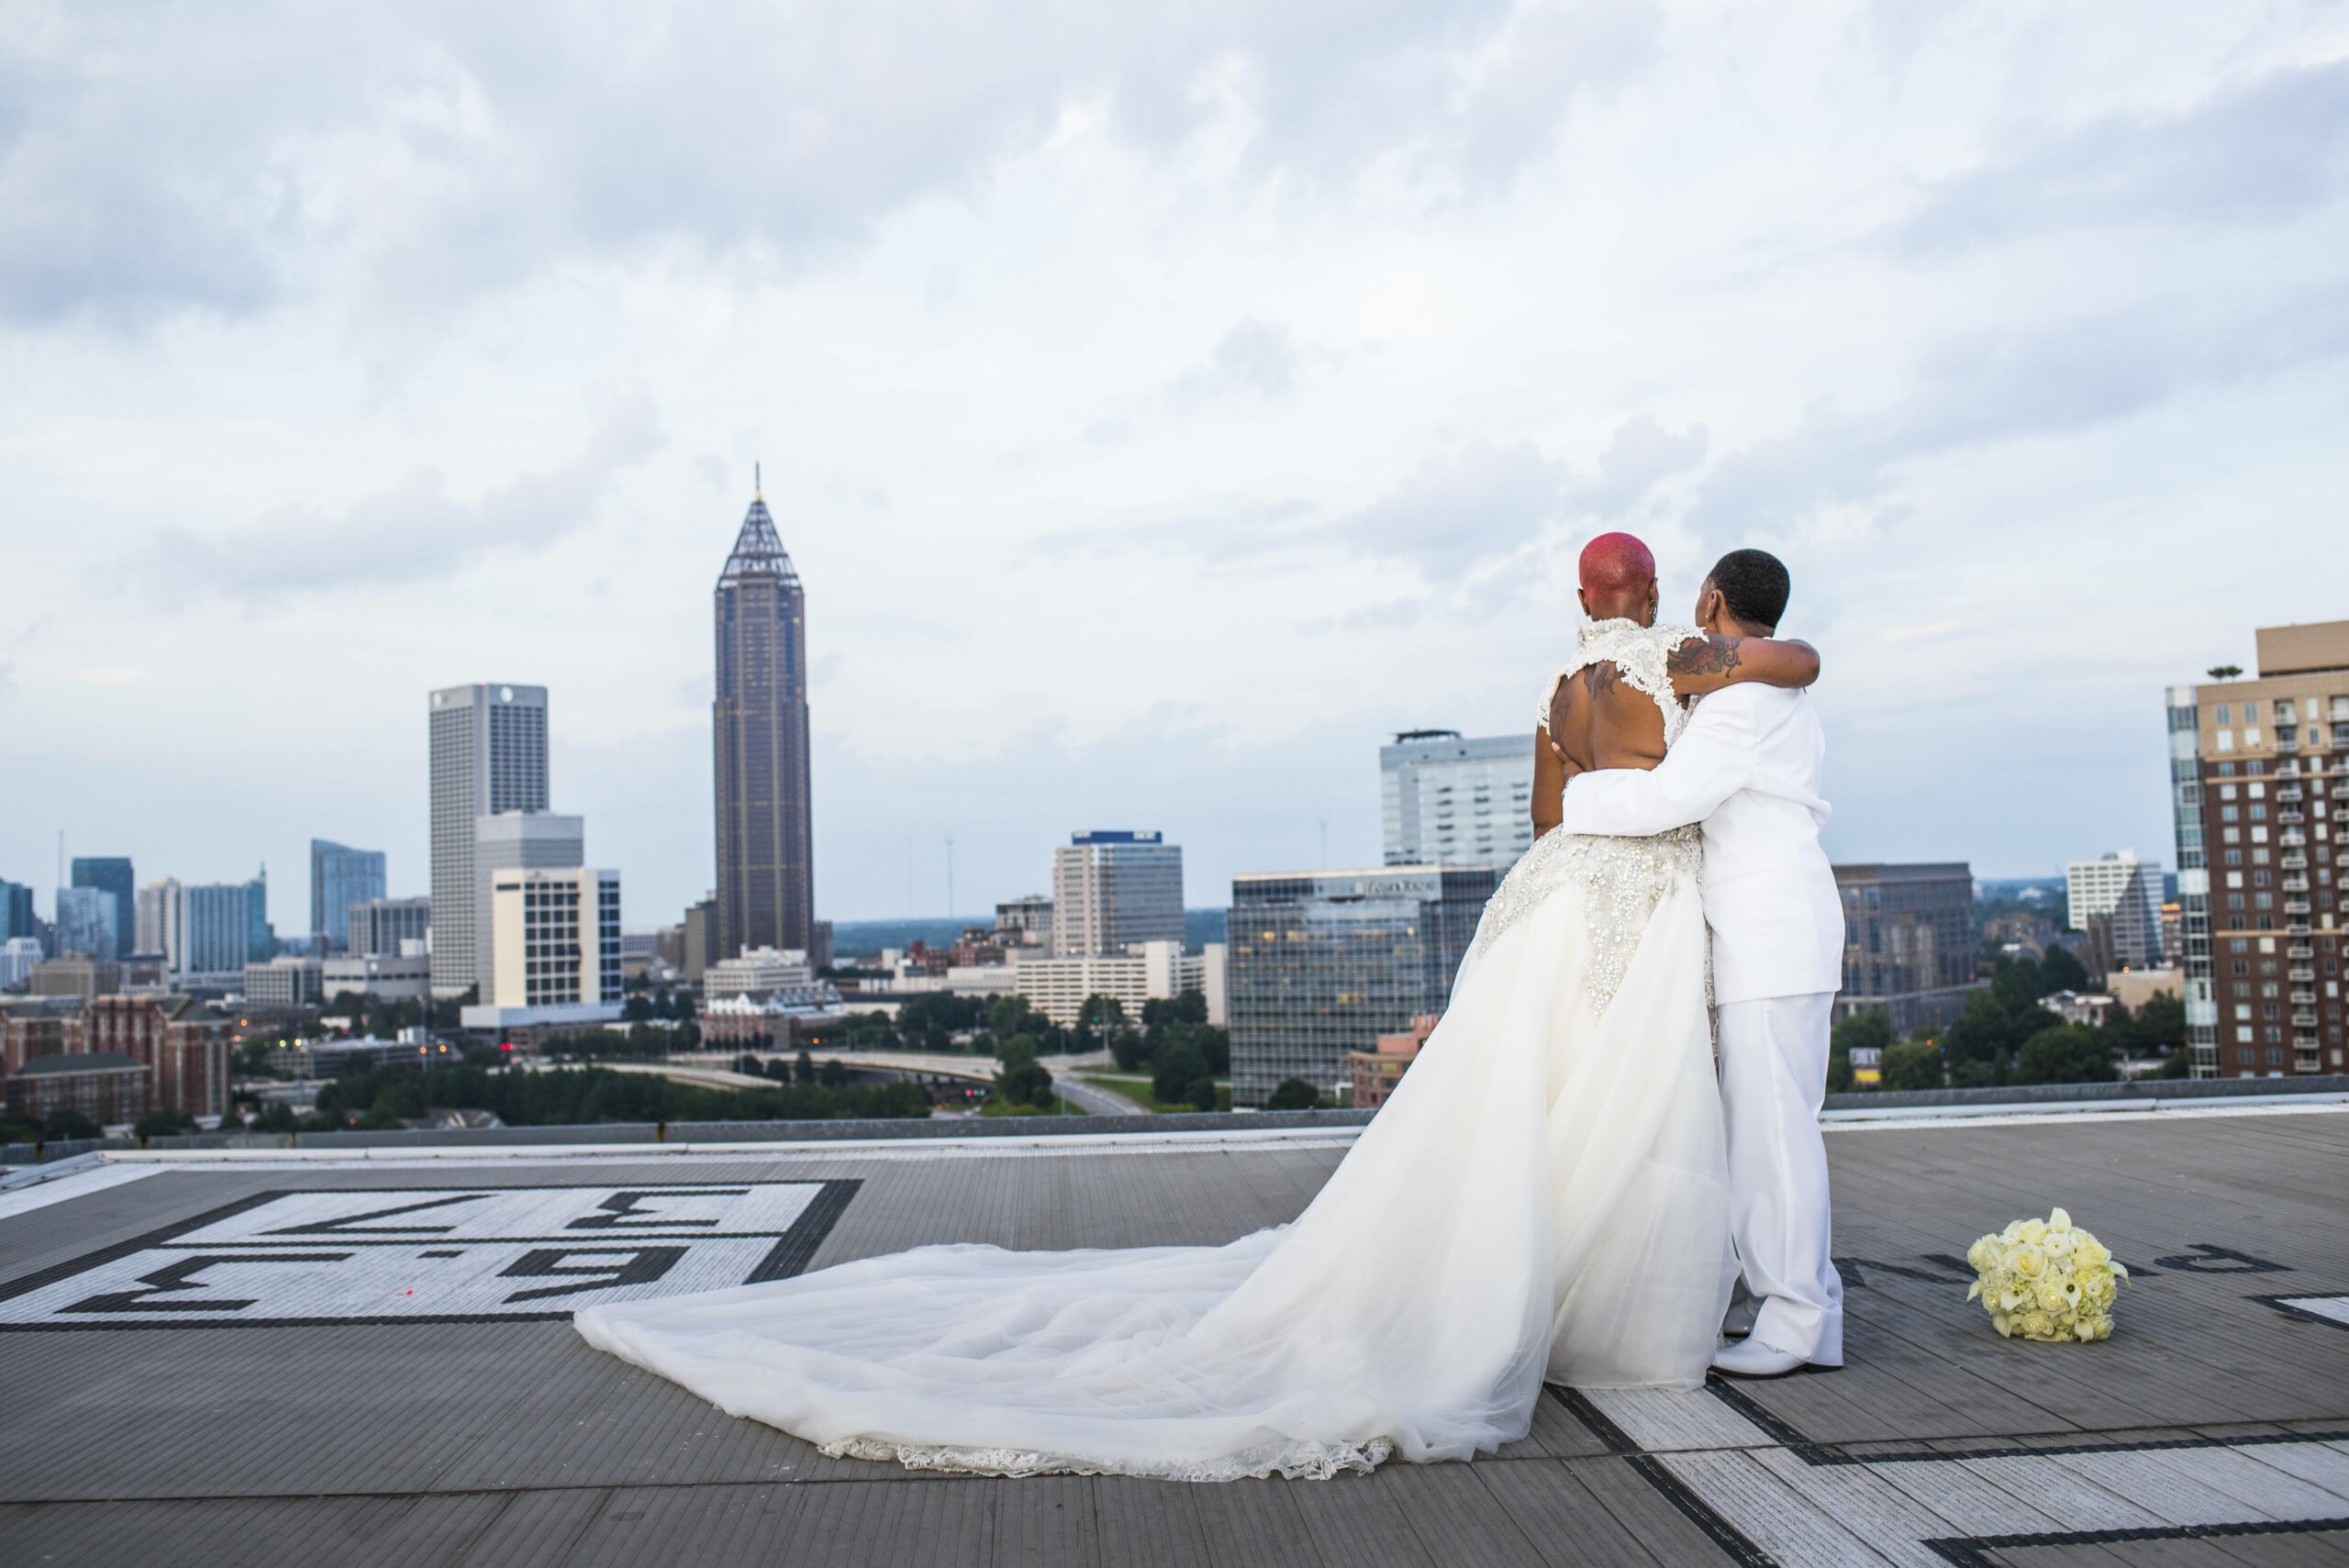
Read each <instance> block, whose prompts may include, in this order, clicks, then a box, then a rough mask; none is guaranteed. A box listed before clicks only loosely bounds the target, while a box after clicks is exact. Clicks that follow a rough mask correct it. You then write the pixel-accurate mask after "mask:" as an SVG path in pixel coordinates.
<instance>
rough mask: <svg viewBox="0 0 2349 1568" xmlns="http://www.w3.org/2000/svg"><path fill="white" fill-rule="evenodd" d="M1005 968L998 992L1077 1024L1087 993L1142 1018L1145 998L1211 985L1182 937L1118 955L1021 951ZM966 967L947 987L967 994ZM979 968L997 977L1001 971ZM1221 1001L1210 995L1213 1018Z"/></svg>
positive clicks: (951, 975) (1140, 945) (1137, 946)
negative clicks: (1049, 954) (963, 982)
mask: <svg viewBox="0 0 2349 1568" xmlns="http://www.w3.org/2000/svg"><path fill="white" fill-rule="evenodd" d="M1006 968H1008V972H1009V973H1008V978H1007V979H1005V980H1003V981H1002V982H1001V983H1000V984H999V985H997V986H996V987H993V989H995V990H996V994H998V995H1009V994H1011V993H1014V992H1017V993H1018V994H1019V995H1022V996H1025V997H1027V998H1028V1005H1029V1006H1032V1007H1034V1008H1035V1009H1036V1010H1037V1011H1038V1012H1040V1013H1041V1014H1043V1015H1044V1016H1045V1017H1046V1018H1050V1019H1052V1022H1054V1023H1056V1024H1059V1025H1061V1026H1062V1027H1063V1028H1068V1027H1071V1026H1073V1025H1074V1024H1075V1022H1076V1020H1077V1018H1078V1016H1079V1015H1080V1014H1081V1013H1082V1012H1083V1011H1084V1008H1085V999H1086V998H1087V997H1091V996H1108V997H1113V998H1115V999H1116V1001H1117V1003H1118V1005H1119V1006H1120V1007H1123V1008H1124V1009H1125V1012H1126V1017H1127V1018H1131V1019H1133V1020H1134V1021H1135V1022H1137V1023H1139V1022H1140V1021H1141V1005H1142V1004H1143V1003H1144V1002H1148V1001H1152V1000H1160V1001H1163V1000H1165V999H1166V998H1168V997H1171V996H1179V995H1182V994H1183V993H1184V992H1186V991H1198V992H1201V993H1205V992H1206V991H1207V965H1206V962H1205V961H1204V960H1203V959H1202V958H1200V957H1199V956H1198V955H1197V954H1190V953H1186V952H1185V951H1183V944H1182V943H1181V942H1179V941H1172V942H1136V943H1135V944H1134V945H1133V946H1132V947H1131V948H1130V949H1128V950H1127V951H1124V952H1122V953H1119V954H1116V955H1114V956H1112V955H1110V954H1108V953H1094V954H1090V955H1088V956H1085V957H1083V958H1026V957H1021V958H1019V959H1017V960H1016V961H1015V962H1012V963H1011V964H1009V965H1008V966H1006ZM958 973H968V972H963V971H949V972H948V975H947V986H946V988H947V989H952V990H953V991H955V992H957V993H958V994H967V993H966V992H965V989H964V987H963V986H962V985H958V984H955V983H954V977H955V975H956V974H958ZM975 973H977V974H978V975H979V976H982V977H985V979H986V980H993V979H995V978H996V974H997V973H999V972H998V971H995V970H980V971H977V972H975ZM1219 1001H1220V999H1219V998H1215V997H1212V996H1211V997H1210V998H1209V1000H1208V1014H1209V1017H1210V1018H1213V1016H1214V1015H1215V1014H1216V1013H1219V1012H1220V1011H1221V1010H1222V1009H1221V1007H1220V1006H1219Z"/></svg>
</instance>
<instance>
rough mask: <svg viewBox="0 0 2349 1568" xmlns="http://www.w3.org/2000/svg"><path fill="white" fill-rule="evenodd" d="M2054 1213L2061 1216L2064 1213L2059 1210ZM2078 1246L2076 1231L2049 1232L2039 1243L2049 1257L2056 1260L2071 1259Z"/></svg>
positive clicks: (2077, 1233) (2078, 1239)
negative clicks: (2045, 1238)
mask: <svg viewBox="0 0 2349 1568" xmlns="http://www.w3.org/2000/svg"><path fill="white" fill-rule="evenodd" d="M2055 1212H2056V1213H2058V1214H2061V1213H2063V1212H2064V1211H2063V1210H2062V1209H2060V1208H2059V1209H2057V1210H2056V1211H2055ZM2079 1244H2080V1238H2079V1232H2077V1231H2076V1230H2050V1231H2049V1232H2048V1233H2047V1240H2044V1241H2042V1242H2041V1243H2040V1245H2041V1246H2043V1247H2044V1248H2046V1249H2047V1255H2048V1256H2049V1257H2051V1258H2056V1259H2067V1258H2069V1257H2071V1256H2072V1255H2073V1252H2074V1251H2075V1250H2076V1248H2077V1247H2078V1246H2079Z"/></svg>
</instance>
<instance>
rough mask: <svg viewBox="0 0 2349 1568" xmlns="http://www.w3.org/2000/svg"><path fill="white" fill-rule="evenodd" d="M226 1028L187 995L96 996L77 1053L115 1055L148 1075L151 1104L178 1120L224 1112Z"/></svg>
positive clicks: (85, 1016) (226, 1066)
mask: <svg viewBox="0 0 2349 1568" xmlns="http://www.w3.org/2000/svg"><path fill="white" fill-rule="evenodd" d="M228 1037H229V1025H228V1020H227V1019H225V1018H217V1017H215V1016H214V1015H213V1014H211V1013H210V1012H208V1011H207V1010H206V1008H205V1007H204V1006H202V1005H201V1004H199V1003H198V1002H196V1001H195V999H194V998H193V997H189V996H179V995H171V996H101V997H99V998H97V999H96V1000H95V1001H94V1002H92V1003H91V1004H90V1006H89V1010H88V1011H87V1012H85V1013H84V1014H83V1017H82V1041H81V1043H80V1045H79V1046H78V1047H76V1049H78V1050H82V1051H120V1052H121V1053H123V1054H124V1055H126V1056H128V1057H129V1058H131V1059H132V1060H133V1061H135V1062H141V1063H143V1064H145V1065H146V1067H147V1068H148V1070H149V1071H150V1073H153V1075H154V1088H153V1093H152V1095H151V1104H152V1105H153V1106H154V1107H155V1108H156V1109H159V1110H169V1111H177V1112H179V1113H180V1114H181V1115H182V1116H191V1117H205V1118H210V1117H218V1116H223V1115H226V1114H227V1112H228Z"/></svg>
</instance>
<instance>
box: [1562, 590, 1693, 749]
mask: <svg viewBox="0 0 2349 1568" xmlns="http://www.w3.org/2000/svg"><path fill="white" fill-rule="evenodd" d="M1575 635H1576V647H1575V656H1574V657H1573V658H1572V659H1569V660H1567V661H1566V667H1565V668H1564V669H1563V670H1561V671H1559V672H1558V675H1557V679H1555V680H1553V681H1552V682H1551V683H1550V687H1549V689H1548V690H1547V691H1545V692H1543V693H1542V712H1541V716H1540V717H1539V718H1538V719H1537V720H1536V721H1535V722H1536V723H1537V724H1540V725H1544V726H1546V725H1547V724H1548V723H1549V722H1550V706H1551V704H1553V703H1554V702H1555V701H1557V698H1558V688H1559V687H1560V686H1563V685H1564V684H1566V682H1567V681H1568V680H1569V679H1570V678H1571V677H1573V676H1575V675H1578V674H1580V673H1582V672H1583V671H1585V670H1586V669H1588V668H1589V667H1590V666H1591V665H1593V664H1612V665H1614V666H1615V673H1617V674H1618V675H1620V677H1621V678H1622V681H1623V684H1625V685H1627V686H1630V687H1631V689H1632V690H1634V691H1640V692H1645V693H1646V694H1647V695H1648V696H1649V698H1650V699H1651V700H1652V701H1653V702H1654V704H1655V706H1656V710H1657V711H1658V712H1660V713H1662V714H1663V715H1664V744H1665V745H1666V746H1670V745H1671V744H1672V743H1673V742H1674V741H1675V740H1679V739H1680V731H1681V728H1682V727H1683V726H1685V725H1687V722H1688V710H1687V707H1685V706H1682V705H1681V701H1680V699H1679V698H1678V697H1676V696H1675V695H1673V691H1672V672H1671V670H1670V669H1669V668H1668V667H1667V666H1666V664H1665V661H1666V660H1668V659H1670V658H1671V656H1672V651H1673V650H1674V649H1675V648H1677V647H1679V646H1680V645H1681V644H1682V643H1684V642H1686V641H1687V640H1688V639H1690V638H1692V637H1701V636H1703V635H1704V633H1702V632H1700V631H1698V629H1697V628H1695V627H1693V626H1642V625H1641V624H1640V623H1639V622H1637V621H1635V620H1625V619H1622V618H1621V617H1617V618H1615V619H1612V620H1595V621H1590V622H1587V623H1586V624H1585V625H1584V626H1583V627H1582V628H1581V629H1580V630H1579V631H1578V632H1577V633H1576V634H1575Z"/></svg>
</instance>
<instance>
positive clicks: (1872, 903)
mask: <svg viewBox="0 0 2349 1568" xmlns="http://www.w3.org/2000/svg"><path fill="white" fill-rule="evenodd" d="M1835 891H1836V892H1837V893H1838V894H1840V895H1842V899H1843V987H1842V992H1841V993H1840V994H1838V995H1837V996H1836V998H1835V1016H1836V1017H1837V1018H1849V1017H1851V1016H1852V1015H1853V1014H1855V1013H1865V1012H1870V1011H1876V1010H1881V1011H1883V1012H1884V1013H1885V1014H1887V1016H1888V1017H1890V1018H1891V1019H1892V1027H1893V1028H1894V1029H1898V1030H1900V1031H1901V1032H1902V1033H1903V1034H1906V1033H1907V1032H1909V1030H1911V1029H1924V1028H1927V1027H1930V1026H1932V1025H1935V1024H1944V1023H1947V1022H1949V1021H1950V1020H1951V1019H1952V1018H1956V1017H1957V1016H1958V1014H1960V1013H1962V1012H1964V1011H1965V1003H1966V998H1967V996H1968V995H1970V994H1971V993H1972V992H1974V991H1976V990H1980V989H1982V988H1984V987H1986V986H1987V985H1988V984H1989V982H1988V981H1987V980H1984V981H1977V980H1976V978H1975V976H1974V955H1975V950H1976V944H1977V938H1978V935H1979V933H1978V932H1977V931H1976V929H1975V925H1974V868H1973V867H1972V866H1970V865H1968V864H1967V863H1966V862H1964V861H1938V862H1925V863H1921V864H1915V865H1843V866H1837V867H1836V868H1835Z"/></svg>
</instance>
